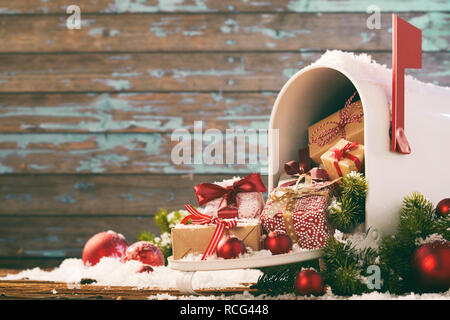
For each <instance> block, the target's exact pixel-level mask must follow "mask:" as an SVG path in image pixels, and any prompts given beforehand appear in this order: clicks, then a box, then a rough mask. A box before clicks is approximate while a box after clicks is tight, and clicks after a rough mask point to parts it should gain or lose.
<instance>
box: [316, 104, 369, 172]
mask: <svg viewBox="0 0 450 320" xmlns="http://www.w3.org/2000/svg"><path fill="white" fill-rule="evenodd" d="M349 110H350V115H355V114H358V113H360V112H362V104H361V101H360V100H359V101H356V102H354V103H352V104H351V105H350V106H349ZM339 121H340V115H339V111H338V112H335V113H333V114H332V115H330V116H328V117H327V118H325V119H323V120H321V121H319V122H316V123H315V124H313V125H311V126H310V127H308V138H309V142H310V144H309V156H310V158H311V159H312V160H313V161H314V162H315V164H317V165H318V164H319V163H320V156H321V155H322V154H324V153H325V152H326V151H327V150H328V149H330V148H331V147H332V146H334V145H335V144H336V143H337V142H338V141H339V140H340V139H341V138H342V136H341V134H338V135H336V137H335V138H334V139H332V140H331V141H329V142H328V143H326V144H324V145H323V146H320V145H319V144H318V143H317V142H314V143H311V141H312V139H313V138H314V137H313V135H317V134H319V133H320V132H317V129H318V128H319V127H321V126H323V128H321V129H320V130H321V131H323V130H328V129H331V128H333V127H336V125H337V124H336V122H339ZM325 124H326V125H325ZM344 130H345V139H346V140H348V141H351V142H358V143H360V144H362V145H364V116H362V117H361V118H360V119H359V120H358V121H356V122H351V123H347V124H346V125H345V126H344Z"/></svg>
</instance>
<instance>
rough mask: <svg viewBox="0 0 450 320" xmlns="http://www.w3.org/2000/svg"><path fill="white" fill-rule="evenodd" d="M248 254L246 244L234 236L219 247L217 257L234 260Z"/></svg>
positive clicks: (228, 237) (226, 238) (224, 238)
mask: <svg viewBox="0 0 450 320" xmlns="http://www.w3.org/2000/svg"><path fill="white" fill-rule="evenodd" d="M246 252H247V249H246V248H245V245H244V242H242V241H241V240H240V239H239V238H237V237H233V236H226V237H223V238H222V240H220V242H219V244H218V245H217V251H216V253H217V256H218V257H220V258H224V259H233V258H237V257H239V255H240V254H244V253H246Z"/></svg>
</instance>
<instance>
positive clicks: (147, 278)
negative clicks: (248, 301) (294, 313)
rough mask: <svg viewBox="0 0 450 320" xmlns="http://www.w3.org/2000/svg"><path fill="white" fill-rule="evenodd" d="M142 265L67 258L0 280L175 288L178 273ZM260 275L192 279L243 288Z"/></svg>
mask: <svg viewBox="0 0 450 320" xmlns="http://www.w3.org/2000/svg"><path fill="white" fill-rule="evenodd" d="M141 266H142V264H141V262H138V261H134V260H132V261H127V262H125V263H122V262H120V260H118V259H115V258H102V259H101V260H100V262H99V263H98V264H96V265H95V266H93V267H86V266H84V265H83V262H82V260H81V259H66V260H64V261H63V262H62V263H61V265H60V266H59V267H58V268H55V269H54V270H52V271H44V270H42V269H40V268H34V269H29V270H24V271H22V272H20V273H18V274H11V275H7V276H6V277H2V278H0V280H19V279H24V278H26V279H29V280H36V281H53V282H66V283H70V284H79V283H80V281H81V280H82V279H93V280H96V282H95V283H92V284H93V285H99V286H132V287H137V288H142V289H143V288H157V289H161V290H164V289H175V288H176V287H177V286H176V279H177V277H178V275H179V274H180V271H176V270H172V269H170V268H168V267H153V270H154V271H153V272H150V273H145V272H144V273H138V272H137V271H138V270H139V269H140V268H141ZM260 275H261V272H260V271H259V270H253V269H245V270H244V269H238V270H225V271H201V272H197V273H196V274H195V275H194V278H193V283H192V284H193V287H194V289H204V288H214V289H216V288H217V289H220V288H230V287H243V286H245V285H243V283H252V282H256V281H257V280H258V277H259V276H260Z"/></svg>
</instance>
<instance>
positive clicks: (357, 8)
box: [0, 0, 450, 15]
mask: <svg viewBox="0 0 450 320" xmlns="http://www.w3.org/2000/svg"><path fill="white" fill-rule="evenodd" d="M76 4H77V5H78V6H80V8H81V12H82V13H116V14H121V13H159V12H186V13H192V12H209V13H216V12H234V13H238V12H366V10H367V8H368V7H369V6H370V5H377V6H379V7H380V9H381V10H383V11H387V12H389V11H395V12H411V11H449V10H450V4H449V3H448V1H446V0H427V1H423V0H396V1H392V0H375V1H374V0H313V1H310V0H252V1H242V0H227V1H217V0H181V1H158V0H140V1H136V0H78V1H76ZM68 6H69V4H68V3H67V2H66V1H64V0H51V1H39V2H38V1H32V0H15V1H8V0H0V8H1V10H0V14H10V15H15V14H61V13H65V12H66V9H67V7H68Z"/></svg>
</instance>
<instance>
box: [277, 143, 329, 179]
mask: <svg viewBox="0 0 450 320" xmlns="http://www.w3.org/2000/svg"><path fill="white" fill-rule="evenodd" d="M298 158H299V161H298V162H297V161H295V160H291V161H289V162H286V163H285V164H284V171H285V172H286V174H288V175H290V176H297V177H299V176H301V175H302V174H304V173H307V174H309V175H310V176H311V179H313V180H328V173H327V171H326V170H324V169H319V168H312V169H311V160H309V151H308V148H304V149H300V150H298ZM295 183H296V181H288V182H285V183H283V184H282V185H280V187H289V186H291V185H294V184H295Z"/></svg>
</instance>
